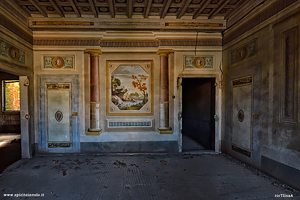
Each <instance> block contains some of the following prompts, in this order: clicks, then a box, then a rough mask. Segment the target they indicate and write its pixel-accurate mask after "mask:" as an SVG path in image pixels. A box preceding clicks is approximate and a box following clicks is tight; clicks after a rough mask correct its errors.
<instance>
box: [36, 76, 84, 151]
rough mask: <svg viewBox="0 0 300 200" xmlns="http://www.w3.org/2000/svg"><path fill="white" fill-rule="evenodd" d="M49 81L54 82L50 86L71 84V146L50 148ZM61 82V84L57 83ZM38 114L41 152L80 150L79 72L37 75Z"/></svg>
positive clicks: (38, 147) (39, 148)
mask: <svg viewBox="0 0 300 200" xmlns="http://www.w3.org/2000/svg"><path fill="white" fill-rule="evenodd" d="M47 83H54V84H52V85H51V86H49V88H57V87H58V88H61V87H67V86H66V84H71V87H70V91H71V112H70V114H71V113H77V115H74V116H73V114H72V116H70V118H71V132H72V137H71V147H70V148H48V140H47V112H46V110H47V101H46V100H47V98H46V94H47V87H46V86H47ZM56 83H60V84H58V85H57V84H56ZM37 86H38V88H39V89H38V90H37V97H38V99H37V108H38V109H37V116H38V146H37V150H36V151H37V152H40V153H50V152H51V153H67V152H68V153H71V152H72V153H74V152H79V151H80V123H79V122H80V116H81V115H80V112H79V111H80V109H79V108H80V106H79V97H80V95H79V93H80V87H79V74H38V75H37Z"/></svg>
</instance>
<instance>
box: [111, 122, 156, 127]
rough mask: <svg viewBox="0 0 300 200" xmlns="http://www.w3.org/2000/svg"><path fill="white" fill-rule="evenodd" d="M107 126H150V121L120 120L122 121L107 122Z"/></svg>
mask: <svg viewBox="0 0 300 200" xmlns="http://www.w3.org/2000/svg"><path fill="white" fill-rule="evenodd" d="M107 127H108V128H124V127H130V128H131V127H136V128H140V127H152V122H151V121H139V122H137V121H135V122H122V121H116V122H107Z"/></svg>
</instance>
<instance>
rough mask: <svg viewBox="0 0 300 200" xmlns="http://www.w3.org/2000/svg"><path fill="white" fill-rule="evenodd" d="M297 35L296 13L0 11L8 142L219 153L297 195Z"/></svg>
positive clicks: (287, 7)
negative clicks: (279, 181) (280, 182)
mask: <svg viewBox="0 0 300 200" xmlns="http://www.w3.org/2000/svg"><path fill="white" fill-rule="evenodd" d="M299 34H300V1H298V0H2V1H1V2H0V79H1V87H0V92H1V95H0V100H1V101H0V104H1V107H0V109H1V110H0V133H1V136H5V137H8V136H9V134H11V135H12V136H11V137H12V138H15V137H18V138H20V139H21V142H20V146H21V147H20V149H21V152H20V158H21V157H22V158H32V157H35V156H36V155H45V154H46V155H48V154H51V155H56V154H68V153H71V154H76V153H81V154H93V153H180V152H189V151H211V152H222V153H225V154H227V155H230V156H232V157H234V158H235V159H237V160H240V161H241V162H243V163H246V164H248V165H250V166H253V167H255V168H257V169H259V170H261V171H263V172H265V173H267V174H269V175H271V176H273V177H275V178H277V179H279V180H281V181H283V182H284V183H286V184H288V185H290V186H292V187H294V188H296V189H298V190H300V183H299V180H300V93H299V91H300V80H299V79H300V69H299V65H300V48H299V42H300V41H299V39H300V36H299ZM1 145H5V144H4V143H3V142H2V143H1V140H0V148H1Z"/></svg>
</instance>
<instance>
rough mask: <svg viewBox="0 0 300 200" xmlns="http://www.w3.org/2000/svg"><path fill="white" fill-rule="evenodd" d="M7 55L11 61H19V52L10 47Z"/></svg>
mask: <svg viewBox="0 0 300 200" xmlns="http://www.w3.org/2000/svg"><path fill="white" fill-rule="evenodd" d="M8 53H9V56H10V58H11V59H12V60H14V61H18V60H19V58H20V54H19V51H18V49H17V48H16V47H14V46H10V47H9V49H8Z"/></svg>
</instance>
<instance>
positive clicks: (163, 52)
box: [157, 49, 173, 56]
mask: <svg viewBox="0 0 300 200" xmlns="http://www.w3.org/2000/svg"><path fill="white" fill-rule="evenodd" d="M172 52H173V50H172V49H159V50H158V51H157V54H158V55H160V56H168V55H169V54H170V53H172Z"/></svg>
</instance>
